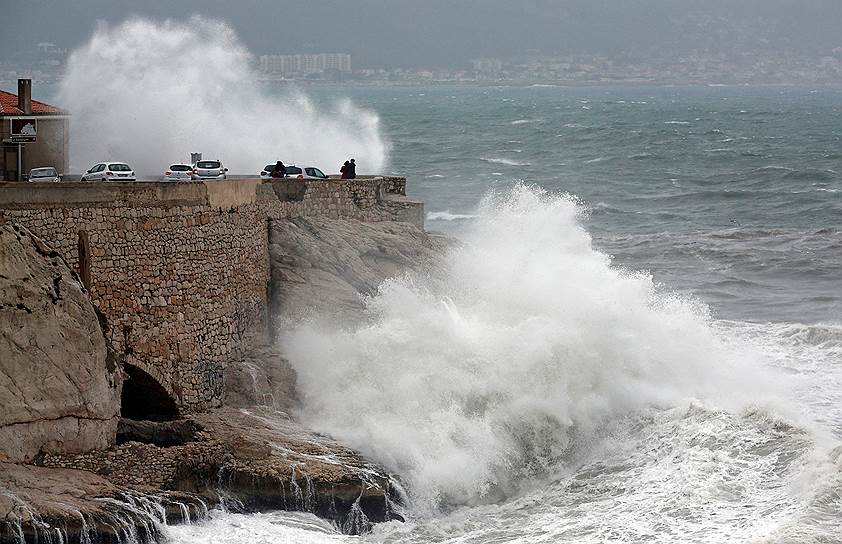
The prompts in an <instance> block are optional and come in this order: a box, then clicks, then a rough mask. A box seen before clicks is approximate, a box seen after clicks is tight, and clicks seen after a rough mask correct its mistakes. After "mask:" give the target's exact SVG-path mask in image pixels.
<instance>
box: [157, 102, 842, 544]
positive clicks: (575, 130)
mask: <svg viewBox="0 0 842 544" xmlns="http://www.w3.org/2000/svg"><path fill="white" fill-rule="evenodd" d="M267 92H269V93H271V92H273V90H272V89H271V88H270V89H267ZM307 92H308V94H310V95H311V96H314V97H315V100H316V101H323V102H324V103H326V104H328V103H330V102H331V101H333V100H335V99H336V98H338V97H350V98H351V99H352V101H353V102H354V103H355V104H357V105H358V106H361V107H363V108H365V109H366V110H367V111H371V112H376V114H377V115H378V116H379V122H380V130H381V131H382V134H383V137H384V139H385V141H386V142H389V146H390V147H389V151H388V153H389V163H388V167H387V168H388V170H389V171H390V172H394V173H397V174H402V175H406V176H407V177H408V178H409V184H408V190H409V192H410V193H411V194H412V195H413V196H415V197H417V198H419V199H422V200H424V201H425V202H426V206H427V218H426V219H427V228H428V229H429V230H438V231H442V232H445V233H447V234H449V235H451V236H453V237H455V238H457V239H458V240H459V241H460V242H459V243H458V244H457V245H456V246H455V247H453V248H452V249H451V250H450V254H449V255H448V258H447V260H446V263H447V264H446V265H444V267H443V268H444V269H443V270H440V271H439V273H438V274H436V277H435V278H429V279H419V278H417V277H415V278H409V277H406V278H402V277H398V278H395V279H393V280H390V281H387V282H386V283H385V284H384V285H383V286H382V287H381V289H380V291H379V293H378V294H377V295H376V296H373V297H371V298H370V299H368V300H367V317H368V319H367V320H364V322H360V323H356V324H347V325H346V326H345V327H343V328H338V329H337V328H328V327H322V326H319V324H318V323H313V324H307V325H300V326H298V327H295V328H292V329H291V330H287V331H283V335H282V342H283V343H284V345H285V351H286V352H287V353H288V355H289V357H290V360H291V363H292V364H293V366H294V367H295V368H296V370H297V372H298V375H299V377H298V382H299V388H300V390H301V397H302V407H301V413H300V414H299V417H300V418H301V419H302V420H303V421H304V422H305V423H306V424H307V425H309V426H311V427H313V428H314V429H316V430H318V431H321V432H324V433H327V434H329V435H332V436H334V437H336V438H338V439H339V440H341V441H342V442H344V443H346V444H348V445H350V446H351V447H354V448H356V449H358V450H359V451H361V452H363V453H364V454H365V455H367V456H368V457H370V458H371V459H373V460H375V461H377V462H379V463H381V464H383V465H384V466H386V467H388V468H389V469H391V470H393V471H394V472H395V473H396V474H397V475H398V476H399V477H400V478H401V482H402V484H403V486H404V488H405V490H406V493H407V497H406V505H405V506H404V509H403V512H402V513H403V515H404V516H405V518H406V522H405V523H400V522H390V523H387V524H381V525H378V526H376V527H375V528H374V531H373V533H371V534H368V535H365V536H362V537H349V536H345V535H342V534H340V533H339V532H338V531H337V530H336V529H335V528H333V527H331V526H330V525H329V524H327V523H326V522H323V521H320V520H318V519H316V518H315V517H312V516H309V515H306V514H295V513H284V512H278V513H262V514H250V515H244V514H237V513H230V512H223V511H217V512H212V513H211V515H210V518H209V519H208V520H206V521H201V522H197V523H195V524H193V525H183V526H176V527H171V528H170V529H169V533H170V539H171V541H172V542H177V543H185V544H186V543H199V542H218V543H231V544H233V543H246V542H249V543H252V542H351V541H364V542H402V543H403V542H412V543H422V542H459V543H468V542H473V543H488V542H530V543H533V542H571V543H572V542H576V543H586V542H593V543H596V542H607V541H618V542H657V543H673V542H699V543H761V542H762V543H766V542H769V543H790V542H792V543H796V542H798V543H807V542H822V543H837V542H842V453H840V449H839V446H840V444H842V194H840V190H842V177H840V174H839V171H840V169H842V150H840V135H842V129H840V127H842V89H837V88H819V89H810V88H800V87H722V86H711V87H629V88H626V87H552V86H534V87H505V86H500V87H471V86H464V87H460V86H427V87H418V86H414V87H399V86H395V87H365V86H344V87H343V86H330V87H328V86H324V87H322V86H314V87H311V88H310V89H308V90H307ZM330 166H331V165H325V166H324V168H325V169H326V171H328V170H331V171H332V170H335V169H336V168H333V169H331V168H330ZM336 167H337V168H338V165H336ZM364 168H365V163H363V166H362V167H361V170H364Z"/></svg>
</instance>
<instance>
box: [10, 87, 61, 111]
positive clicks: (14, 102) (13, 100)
mask: <svg viewBox="0 0 842 544" xmlns="http://www.w3.org/2000/svg"><path fill="white" fill-rule="evenodd" d="M66 113H67V112H65V111H62V110H60V109H58V108H57V107H55V106H50V105H49V104H44V103H43V102H39V101H37V100H33V101H32V115H62V114H66ZM0 115H24V113H23V112H22V111H21V110H19V109H18V95H16V94H12V93H7V92H6V91H0Z"/></svg>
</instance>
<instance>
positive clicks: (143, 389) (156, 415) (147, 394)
mask: <svg viewBox="0 0 842 544" xmlns="http://www.w3.org/2000/svg"><path fill="white" fill-rule="evenodd" d="M123 370H124V372H125V380H124V381H123V394H122V395H121V397H120V413H121V415H122V417H124V418H127V419H138V420H151V421H169V420H173V419H176V418H177V417H178V406H177V405H176V402H175V399H173V398H172V396H170V394H169V393H167V390H166V389H164V387H163V386H162V385H161V384H160V383H159V382H158V380H156V379H155V378H153V377H152V376H151V375H149V374H148V373H147V372H146V371H144V370H142V369H140V368H139V367H136V366H134V365H132V364H129V363H125V364H124V365H123Z"/></svg>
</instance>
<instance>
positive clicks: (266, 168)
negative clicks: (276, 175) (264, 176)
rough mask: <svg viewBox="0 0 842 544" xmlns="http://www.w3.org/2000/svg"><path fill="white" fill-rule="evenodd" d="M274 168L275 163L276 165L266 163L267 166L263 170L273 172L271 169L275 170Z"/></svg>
mask: <svg viewBox="0 0 842 544" xmlns="http://www.w3.org/2000/svg"><path fill="white" fill-rule="evenodd" d="M274 169H275V165H274V164H267V165H266V167H265V168H264V169H263V171H264V172H271V171H272V170H274Z"/></svg>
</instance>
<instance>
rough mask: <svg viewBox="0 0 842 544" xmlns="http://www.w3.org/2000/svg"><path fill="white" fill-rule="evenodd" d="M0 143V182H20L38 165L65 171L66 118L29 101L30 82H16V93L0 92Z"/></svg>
mask: <svg viewBox="0 0 842 544" xmlns="http://www.w3.org/2000/svg"><path fill="white" fill-rule="evenodd" d="M33 133H34V134H33ZM31 140H34V141H31ZM0 142H2V147H1V148H0V181H4V180H5V181H18V180H21V179H23V177H24V175H26V174H28V173H29V171H30V170H31V169H33V168H38V167H40V166H54V167H56V168H57V169H58V170H59V172H62V173H64V172H67V169H68V168H69V165H70V116H69V114H68V113H67V112H66V111H64V110H62V109H60V108H57V107H55V106H51V105H50V104H45V103H44V102H39V101H38V100H32V80H30V79H19V80H18V94H13V93H10V92H7V91H4V90H1V89H0Z"/></svg>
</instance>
